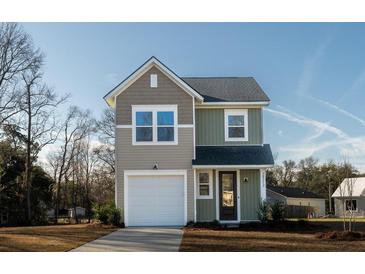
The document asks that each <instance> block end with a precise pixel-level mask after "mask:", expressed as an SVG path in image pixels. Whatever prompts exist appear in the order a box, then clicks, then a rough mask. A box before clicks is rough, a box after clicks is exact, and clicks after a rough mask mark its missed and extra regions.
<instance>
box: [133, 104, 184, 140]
mask: <svg viewBox="0 0 365 274" xmlns="http://www.w3.org/2000/svg"><path fill="white" fill-rule="evenodd" d="M139 111H151V112H152V141H151V142H137V141H136V112H139ZM159 111H173V112H174V125H173V127H174V141H172V142H171V141H157V128H158V126H157V112H159ZM177 121H178V119H177V105H132V145H134V146H141V145H142V146H146V145H177V144H178V136H179V135H178V125H177Z"/></svg>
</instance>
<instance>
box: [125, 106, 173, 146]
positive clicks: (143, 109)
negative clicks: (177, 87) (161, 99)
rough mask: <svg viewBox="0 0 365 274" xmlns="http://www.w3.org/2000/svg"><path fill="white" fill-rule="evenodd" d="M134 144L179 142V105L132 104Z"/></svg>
mask: <svg viewBox="0 0 365 274" xmlns="http://www.w3.org/2000/svg"><path fill="white" fill-rule="evenodd" d="M132 115H133V118H132V124H133V133H132V135H133V145H154V144H156V145H160V144H161V145H163V144H166V145H169V144H171V145H174V144H177V106H166V105H161V106H157V105H156V106H132Z"/></svg>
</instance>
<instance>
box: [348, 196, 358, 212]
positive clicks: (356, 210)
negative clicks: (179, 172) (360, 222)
mask: <svg viewBox="0 0 365 274" xmlns="http://www.w3.org/2000/svg"><path fill="white" fill-rule="evenodd" d="M351 200H352V201H356V209H355V210H348V209H346V203H347V201H351ZM358 203H359V202H358V200H357V199H345V211H346V212H359V206H358Z"/></svg>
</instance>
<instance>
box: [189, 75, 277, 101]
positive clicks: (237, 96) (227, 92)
mask: <svg viewBox="0 0 365 274" xmlns="http://www.w3.org/2000/svg"><path fill="white" fill-rule="evenodd" d="M182 79H183V80H184V81H185V82H186V83H188V84H189V85H190V86H191V87H192V88H194V89H195V90H196V91H197V92H199V93H200V94H201V95H202V96H203V97H204V102H211V103H217V102H269V101H270V99H269V97H268V96H267V95H266V94H265V92H264V91H263V90H262V89H261V87H260V86H259V84H258V83H257V82H256V80H255V79H254V78H253V77H182Z"/></svg>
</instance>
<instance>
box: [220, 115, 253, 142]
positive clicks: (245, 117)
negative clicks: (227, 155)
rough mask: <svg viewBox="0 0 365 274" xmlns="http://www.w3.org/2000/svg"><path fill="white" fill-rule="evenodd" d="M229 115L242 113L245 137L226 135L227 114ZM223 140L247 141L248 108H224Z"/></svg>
mask: <svg viewBox="0 0 365 274" xmlns="http://www.w3.org/2000/svg"><path fill="white" fill-rule="evenodd" d="M229 115H243V116H244V123H245V124H244V128H245V137H243V138H242V137H235V138H234V137H228V116H229ZM224 140H225V141H226V142H235V141H248V110H247V109H225V110H224Z"/></svg>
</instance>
